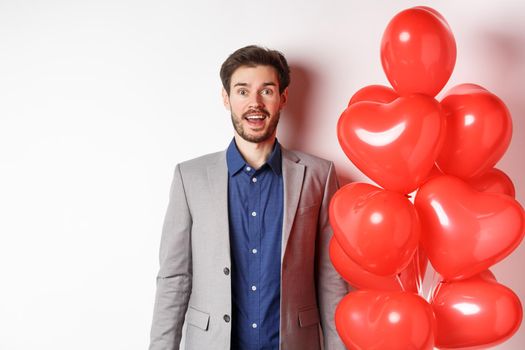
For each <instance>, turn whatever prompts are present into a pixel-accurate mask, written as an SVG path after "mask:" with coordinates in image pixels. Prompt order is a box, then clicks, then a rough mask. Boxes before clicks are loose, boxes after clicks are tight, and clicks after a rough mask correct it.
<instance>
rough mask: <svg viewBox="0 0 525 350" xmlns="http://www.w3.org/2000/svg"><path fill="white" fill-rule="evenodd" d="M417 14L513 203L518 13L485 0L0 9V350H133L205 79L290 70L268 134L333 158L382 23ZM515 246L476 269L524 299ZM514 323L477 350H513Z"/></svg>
mask: <svg viewBox="0 0 525 350" xmlns="http://www.w3.org/2000/svg"><path fill="white" fill-rule="evenodd" d="M417 5H426V6H431V7H434V8H435V9H436V10H438V11H440V12H441V13H442V14H443V15H444V16H445V18H446V19H447V20H448V22H449V24H450V26H451V27H452V30H453V32H454V35H455V38H456V41H457V46H458V57H457V63H456V67H455V70H454V73H453V75H452V77H451V80H450V81H449V83H448V84H447V86H446V88H445V90H446V89H448V88H450V87H451V86H453V85H456V84H459V83H463V82H470V83H477V84H480V85H482V86H484V87H485V88H487V89H489V90H491V91H492V92H494V93H496V94H497V95H498V96H499V97H500V98H502V99H503V100H504V101H505V102H506V104H507V106H508V107H509V109H510V111H511V113H512V116H513V122H514V134H513V139H512V143H511V145H510V148H509V150H508V151H507V153H506V155H505V156H504V158H503V159H502V160H501V161H500V163H499V164H498V167H499V168H500V169H502V170H503V171H505V172H506V173H507V174H508V175H509V176H510V177H511V178H512V179H513V181H514V184H515V186H516V189H517V199H518V200H519V201H520V202H521V203H522V204H525V164H524V163H525V162H524V156H523V149H525V141H524V139H525V115H524V114H525V100H524V99H523V97H522V95H523V90H524V88H525V83H524V79H525V34H524V33H525V21H524V20H523V19H524V18H525V3H523V2H522V1H520V0H514V1H510V0H502V1H497V2H496V1H474V0H468V1H466V0H464V1H461V2H460V1H452V0H450V1H419V2H416V1H386V0H385V1H366V2H365V1H353V0H347V1H343V0H339V1H321V0H315V1H298V0H297V1H282V0H281V1H278V0H268V1H264V2H260V1H249V0H243V1H238V0H234V1H233V0H232V1H228V0H225V1H212V0H210V1H191V2H190V1H187V2H186V1H184V2H183V1H143V0H142V1H138V0H135V1H132V0H131V1H130V0H121V1H118V0H92V1H71V0H69V1H67V0H62V1H61V0H50V1H36V0H34V1H28V0H12V1H9V0H0V329H1V331H0V349H2V350H21V349H24V350H25V349H34V348H38V349H53V350H69V349H75V350H93V349H97V350H98V349H111V350H128V349H129V350H134V349H145V348H146V347H147V344H148V335H149V327H150V322H151V315H152V307H153V298H154V290H155V289H154V288H155V276H156V272H157V268H158V260H157V254H158V245H159V240H160V232H161V225H162V220H163V216H164V211H165V209H166V205H167V200H168V191H169V184H170V181H171V176H172V171H173V168H174V166H175V164H176V163H178V162H181V161H184V160H187V159H190V158H193V157H196V156H198V155H201V154H204V153H208V152H213V151H217V150H221V149H224V148H226V147H227V145H228V143H229V141H230V139H231V137H232V129H231V122H230V117H229V114H228V113H227V112H226V110H225V109H224V108H223V106H222V103H221V98H220V88H221V85H220V80H219V76H218V71H219V67H220V65H221V63H222V62H223V60H224V59H225V58H226V57H227V56H228V54H230V53H231V52H233V51H234V50H235V49H237V48H239V47H242V46H245V45H248V44H252V43H255V44H260V45H263V46H268V47H270V48H276V49H279V50H281V51H283V52H284V53H285V55H286V56H287V58H288V60H289V63H290V65H291V67H292V71H293V72H292V84H291V87H290V89H291V90H290V99H289V105H288V106H287V109H286V110H285V112H284V114H283V119H282V125H281V126H280V127H281V130H280V133H279V139H280V140H281V142H282V143H283V144H284V145H285V146H288V147H291V148H297V149H300V150H303V151H307V152H311V153H313V154H316V155H318V156H321V157H325V158H329V159H332V160H334V161H335V162H336V166H337V170H338V173H339V175H340V177H341V180H342V181H343V182H346V181H350V180H352V181H366V179H365V177H364V176H363V175H361V174H360V172H359V171H358V170H357V169H356V168H355V167H353V165H352V164H351V163H350V161H349V160H347V158H346V157H345V156H344V154H343V152H342V150H341V149H340V147H339V145H338V142H337V138H336V123H337V120H338V118H339V115H340V113H341V112H342V111H343V109H344V108H345V106H346V104H347V102H348V99H349V98H350V96H351V95H352V94H353V93H354V92H356V91H357V90H358V89H359V88H361V87H363V86H365V85H369V84H388V82H387V80H386V77H385V76H384V73H383V71H382V68H381V64H380V58H379V46H380V40H381V35H382V33H383V30H384V29H385V27H386V25H387V23H388V21H389V20H390V19H391V18H392V17H393V16H394V15H395V14H396V13H397V12H399V11H401V10H403V9H405V8H408V7H412V6H417ZM523 266H525V247H524V245H522V246H521V247H520V248H519V249H518V250H517V251H516V252H514V253H513V254H512V255H511V256H510V257H508V258H507V259H506V260H504V261H503V262H501V263H499V264H498V265H497V266H496V267H494V268H493V271H494V273H495V274H496V277H497V278H498V280H499V281H500V282H501V283H503V284H505V285H507V286H509V287H510V288H512V289H513V290H514V291H515V292H516V293H517V294H518V295H519V296H520V299H521V300H522V301H525V274H524V273H523ZM524 347H525V326H523V325H522V327H521V328H520V331H519V332H518V333H517V334H516V335H515V336H514V337H513V338H512V339H511V340H509V341H507V342H506V343H503V344H501V345H499V346H497V347H495V349H505V350H511V349H515V350H517V349H523V348H524Z"/></svg>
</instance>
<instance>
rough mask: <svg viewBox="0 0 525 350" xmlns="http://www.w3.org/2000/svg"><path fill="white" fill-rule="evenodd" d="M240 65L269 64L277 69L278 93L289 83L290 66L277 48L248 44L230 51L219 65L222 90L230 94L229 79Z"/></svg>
mask: <svg viewBox="0 0 525 350" xmlns="http://www.w3.org/2000/svg"><path fill="white" fill-rule="evenodd" d="M241 66H246V67H255V66H271V67H273V68H275V70H276V71H277V76H278V78H279V93H281V94H282V93H283V91H284V89H286V88H287V87H288V85H289V84H290V67H288V62H286V58H284V55H283V54H282V53H280V52H279V51H277V50H269V49H267V48H264V47H260V46H256V45H250V46H245V47H243V48H240V49H238V50H237V51H235V52H234V53H232V54H231V55H230V56H229V57H228V58H227V59H226V61H224V63H223V64H222V66H221V71H220V76H221V80H222V86H223V87H224V90H226V92H227V93H228V95H229V94H230V81H231V77H232V74H233V72H235V70H236V69H237V68H239V67H241Z"/></svg>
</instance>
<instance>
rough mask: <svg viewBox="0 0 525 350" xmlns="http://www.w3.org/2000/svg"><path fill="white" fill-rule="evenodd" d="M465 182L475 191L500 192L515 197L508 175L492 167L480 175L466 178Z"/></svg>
mask: <svg viewBox="0 0 525 350" xmlns="http://www.w3.org/2000/svg"><path fill="white" fill-rule="evenodd" d="M467 183H468V184H469V185H470V186H472V187H473V188H474V189H475V190H476V191H480V192H491V193H502V194H506V195H507V196H511V197H512V198H515V195H516V190H515V189H514V184H513V183H512V180H511V179H510V177H508V175H507V174H505V173H504V172H503V171H501V170H499V169H496V168H492V169H490V170H489V171H487V172H486V173H483V174H482V175H481V176H478V177H475V178H472V179H468V180H467Z"/></svg>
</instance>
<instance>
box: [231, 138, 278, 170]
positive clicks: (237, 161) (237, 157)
mask: <svg viewBox="0 0 525 350" xmlns="http://www.w3.org/2000/svg"><path fill="white" fill-rule="evenodd" d="M226 164H227V166H228V172H229V173H230V176H233V175H235V174H237V173H238V172H239V171H240V170H241V169H243V168H244V167H245V166H246V161H245V160H244V158H243V157H242V155H241V152H239V149H238V148H237V144H236V143H235V139H233V140H232V141H231V142H230V145H229V146H228V149H227V150H226ZM265 164H268V166H269V167H270V169H272V170H273V172H274V173H275V174H276V175H281V173H282V154H281V144H280V143H279V141H277V139H276V140H275V143H274V145H273V150H272V153H271V154H270V157H268V160H267V161H266V163H265ZM263 166H264V165H263Z"/></svg>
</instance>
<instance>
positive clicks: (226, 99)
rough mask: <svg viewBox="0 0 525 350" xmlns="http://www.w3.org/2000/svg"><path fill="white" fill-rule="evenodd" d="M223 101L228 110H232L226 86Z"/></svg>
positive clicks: (223, 91) (223, 90)
mask: <svg viewBox="0 0 525 350" xmlns="http://www.w3.org/2000/svg"><path fill="white" fill-rule="evenodd" d="M222 103H223V104H224V107H225V108H226V109H227V110H230V96H228V93H227V92H226V90H225V89H224V88H222Z"/></svg>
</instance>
